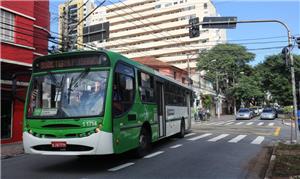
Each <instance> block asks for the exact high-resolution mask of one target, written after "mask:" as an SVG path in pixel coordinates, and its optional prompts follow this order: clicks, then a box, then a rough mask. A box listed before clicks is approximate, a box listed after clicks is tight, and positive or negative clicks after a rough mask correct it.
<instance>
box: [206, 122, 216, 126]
mask: <svg viewBox="0 0 300 179" xmlns="http://www.w3.org/2000/svg"><path fill="white" fill-rule="evenodd" d="M216 123H218V122H212V123H208V124H206V125H208V126H209V125H215V124H216Z"/></svg>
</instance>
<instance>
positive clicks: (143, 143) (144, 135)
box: [135, 126, 151, 158]
mask: <svg viewBox="0 0 300 179" xmlns="http://www.w3.org/2000/svg"><path fill="white" fill-rule="evenodd" d="M150 148H151V136H150V131H149V129H147V128H146V127H145V126H143V127H142V130H141V132H140V136H139V146H138V148H137V149H136V152H135V153H136V157H138V158H141V157H144V156H145V155H147V154H148V153H149V151H150Z"/></svg>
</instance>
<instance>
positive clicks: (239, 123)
mask: <svg viewBox="0 0 300 179" xmlns="http://www.w3.org/2000/svg"><path fill="white" fill-rule="evenodd" d="M243 123H244V122H238V123H236V124H235V125H241V124H243Z"/></svg>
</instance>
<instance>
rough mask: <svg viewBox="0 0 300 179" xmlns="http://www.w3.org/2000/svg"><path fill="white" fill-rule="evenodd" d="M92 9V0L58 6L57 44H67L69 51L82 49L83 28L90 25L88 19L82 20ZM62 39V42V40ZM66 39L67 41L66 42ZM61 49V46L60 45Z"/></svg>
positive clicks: (75, 0)
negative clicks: (58, 36)
mask: <svg viewBox="0 0 300 179" xmlns="http://www.w3.org/2000/svg"><path fill="white" fill-rule="evenodd" d="M93 9H94V2H93V0H72V1H66V2H65V3H64V4H60V5H59V16H60V17H61V18H59V24H58V32H59V34H60V38H61V39H59V42H60V43H67V42H68V44H65V45H66V46H68V48H69V49H77V48H83V27H85V26H88V25H89V24H90V21H89V18H87V19H86V20H84V21H83V22H82V23H80V24H78V23H79V22H80V21H82V20H83V18H84V17H86V16H87V15H88V14H89V13H90V12H91V11H92V10H93ZM62 38H64V40H62ZM66 39H68V40H66ZM60 48H61V45H60Z"/></svg>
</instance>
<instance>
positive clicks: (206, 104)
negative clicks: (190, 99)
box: [201, 95, 213, 109]
mask: <svg viewBox="0 0 300 179" xmlns="http://www.w3.org/2000/svg"><path fill="white" fill-rule="evenodd" d="M201 99H202V101H203V107H204V108H206V109H209V108H210V107H211V105H212V103H213V99H212V96H211V95H202V96H201Z"/></svg>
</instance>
